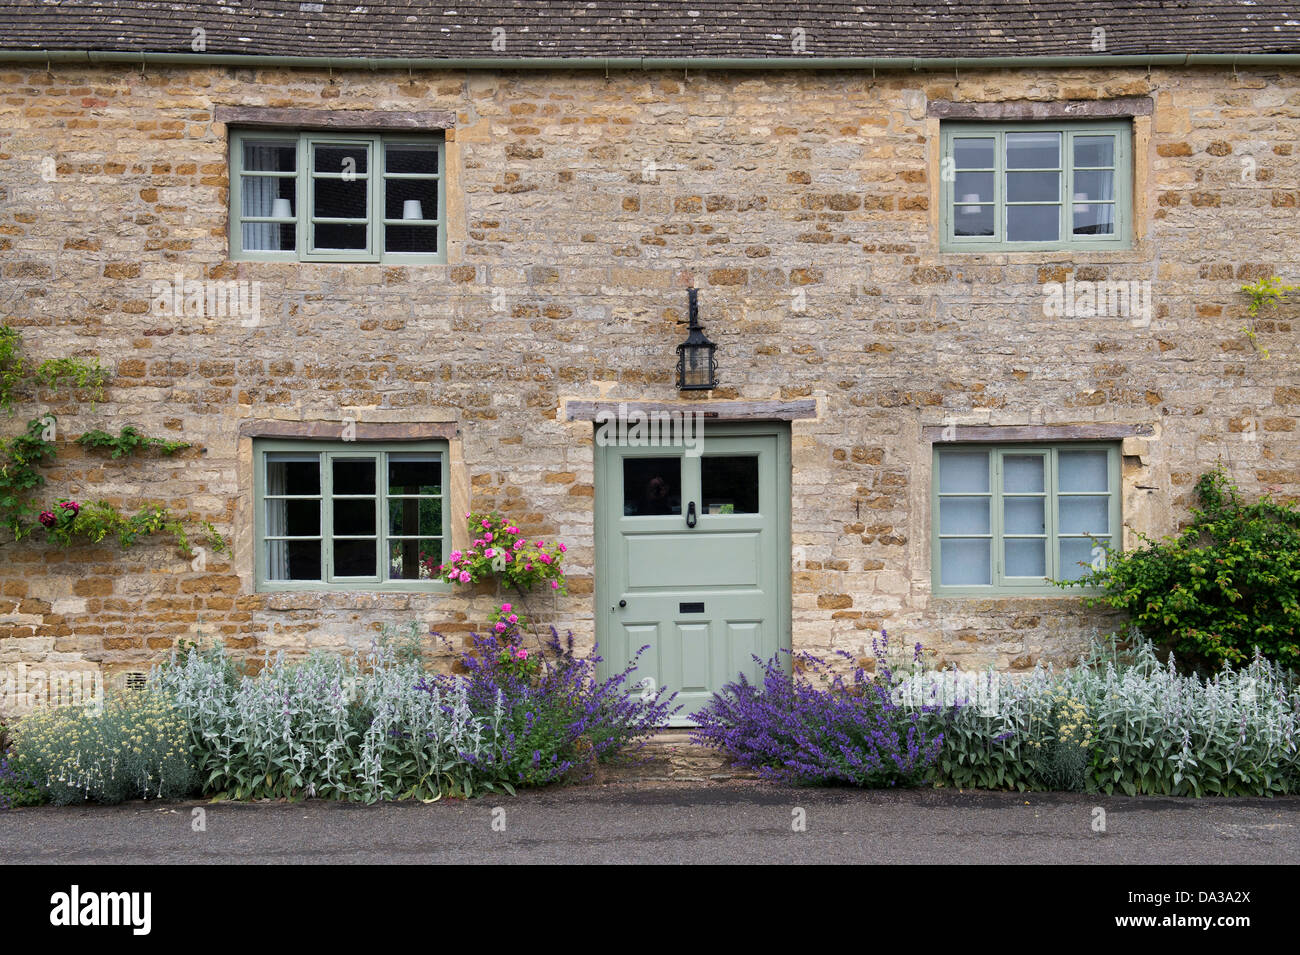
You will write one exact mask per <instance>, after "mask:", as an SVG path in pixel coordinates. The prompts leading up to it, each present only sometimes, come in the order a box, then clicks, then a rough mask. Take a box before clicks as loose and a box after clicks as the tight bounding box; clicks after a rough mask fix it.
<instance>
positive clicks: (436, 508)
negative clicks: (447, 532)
mask: <svg viewBox="0 0 1300 955" xmlns="http://www.w3.org/2000/svg"><path fill="white" fill-rule="evenodd" d="M367 533H368V532H367ZM388 533H389V535H390V536H392V537H441V536H442V500H441V498H436V497H390V498H389V499H388Z"/></svg>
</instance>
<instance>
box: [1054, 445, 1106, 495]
mask: <svg viewBox="0 0 1300 955" xmlns="http://www.w3.org/2000/svg"><path fill="white" fill-rule="evenodd" d="M1107 458H1108V454H1107V452H1106V451H1104V450H1100V451H1060V452H1058V454H1057V467H1058V468H1059V469H1060V472H1061V473H1060V476H1059V480H1060V483H1061V486H1060V490H1062V491H1109V490H1110V482H1109V476H1108V473H1107V472H1108V470H1109V469H1108V468H1107Z"/></svg>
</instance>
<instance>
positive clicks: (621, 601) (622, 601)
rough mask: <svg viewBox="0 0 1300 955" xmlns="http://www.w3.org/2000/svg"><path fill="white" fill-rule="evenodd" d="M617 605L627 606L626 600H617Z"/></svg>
mask: <svg viewBox="0 0 1300 955" xmlns="http://www.w3.org/2000/svg"><path fill="white" fill-rule="evenodd" d="M618 605H619V606H620V607H626V606H627V601H626V600H620V601H619V602H618Z"/></svg>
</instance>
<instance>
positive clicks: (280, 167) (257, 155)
mask: <svg viewBox="0 0 1300 955" xmlns="http://www.w3.org/2000/svg"><path fill="white" fill-rule="evenodd" d="M243 168H244V170H245V171H247V172H297V171H298V144H297V143H294V142H283V141H274V140H271V141H268V140H248V139H246V140H244V167H243ZM289 181H290V182H292V181H293V180H292V179H291V180H289Z"/></svg>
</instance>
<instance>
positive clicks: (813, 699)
mask: <svg viewBox="0 0 1300 955" xmlns="http://www.w3.org/2000/svg"><path fill="white" fill-rule="evenodd" d="M872 651H873V653H874V655H875V658H876V664H875V669H874V672H871V673H868V672H867V670H866V669H864V668H863V667H861V666H857V667H856V668H855V669H854V670H853V671H852V675H851V676H849V677H848V678H846V677H845V675H844V674H843V673H840V672H836V671H835V670H834V669H833V667H832V666H831V662H828V661H826V660H823V659H821V658H819V657H817V656H814V655H813V654H811V653H790V652H789V651H783V653H784V656H783V655H781V654H778V655H777V656H776V657H773V658H772V659H771V660H768V661H766V662H764V661H761V660H759V662H760V663H762V665H763V679H762V685H761V686H756V685H754V684H752V683H750V682H749V681H748V680H746V679H745V678H744V676H741V678H740V679H739V680H737V681H736V682H734V683H730V684H728V685H727V686H726V687H724V688H723V689H722V691H721V692H719V693H717V694H715V695H714V698H713V699H712V700H711V701H710V703H709V704H708V705H707V706H705V707H704V709H702V710H701V711H699V712H698V713H695V714H694V715H693V717H692V718H693V719H694V720H695V721H696V723H697V724H698V726H697V728H696V729H695V730H694V731H693V732H692V734H691V739H692V741H693V742H695V743H698V744H701V745H709V746H715V747H717V748H719V749H722V750H723V751H725V752H726V753H728V754H729V755H730V756H731V757H732V758H733V759H734V760H735V761H736V762H737V763H738V764H740V765H741V766H744V767H746V768H749V769H753V770H756V771H757V772H758V773H759V774H760V775H761V776H763V777H765V778H768V779H772V780H776V781H780V782H791V783H801V784H818V783H847V784H849V785H854V786H864V787H884V786H897V785H914V784H916V783H919V782H922V781H924V780H925V779H926V778H927V776H928V774H929V772H930V768H931V766H932V765H933V763H934V761H935V759H936V758H937V756H938V754H939V751H940V748H941V747H942V745H943V739H944V736H943V730H942V721H943V720H944V719H946V718H947V713H946V712H944V711H945V707H943V706H942V705H941V704H938V703H924V702H923V703H921V704H919V705H918V706H916V707H915V708H908V707H906V706H904V705H902V704H901V703H900V702H899V700H898V698H897V692H896V691H897V689H898V686H899V683H900V679H899V678H897V677H896V676H895V673H894V669H893V666H892V665H891V663H890V657H891V656H892V654H891V650H890V646H889V635H888V634H887V633H885V632H884V631H882V632H881V639H880V640H878V641H873V645H872ZM837 655H838V656H839V657H841V658H843V659H845V660H847V661H852V660H853V659H854V658H853V656H852V655H851V654H848V653H846V652H843V651H838V652H837ZM755 659H757V658H755ZM913 659H914V661H916V662H919V661H920V659H921V646H920V644H917V645H916V647H915V648H914V653H913ZM787 663H788V664H791V666H790V667H789V668H787V666H786V664H787ZM928 717H933V718H934V719H928Z"/></svg>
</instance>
